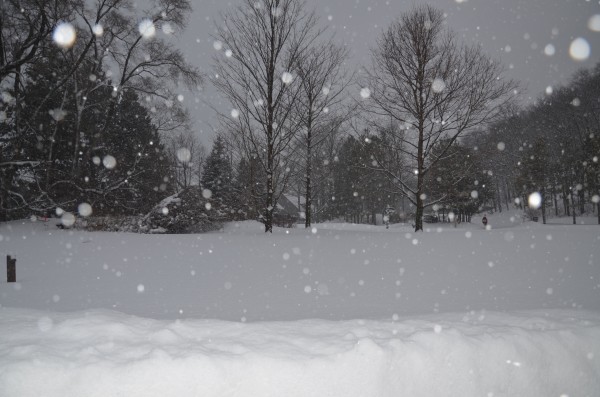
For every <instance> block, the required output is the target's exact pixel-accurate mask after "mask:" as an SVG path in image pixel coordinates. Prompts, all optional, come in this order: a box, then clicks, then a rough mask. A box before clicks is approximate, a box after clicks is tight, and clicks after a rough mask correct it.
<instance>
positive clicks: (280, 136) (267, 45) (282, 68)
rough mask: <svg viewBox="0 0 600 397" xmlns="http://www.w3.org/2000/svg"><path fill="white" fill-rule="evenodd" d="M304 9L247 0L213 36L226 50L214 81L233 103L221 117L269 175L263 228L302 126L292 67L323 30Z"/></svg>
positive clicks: (288, 0)
mask: <svg viewBox="0 0 600 397" xmlns="http://www.w3.org/2000/svg"><path fill="white" fill-rule="evenodd" d="M304 9H305V3H304V2H303V1H302V0H259V1H254V0H244V2H243V4H242V5H241V6H239V7H238V8H235V9H231V10H229V11H228V12H227V13H225V14H224V15H222V22H221V23H220V24H218V25H217V26H216V35H215V36H216V37H215V39H216V40H217V43H218V44H219V45H222V46H223V48H224V49H225V50H226V52H225V56H223V54H222V53H219V54H218V55H217V56H216V57H215V60H214V70H215V72H216V77H215V78H214V79H213V83H214V84H215V86H216V88H217V89H218V90H219V91H220V92H221V93H222V94H223V95H224V96H225V97H226V98H227V100H228V101H229V103H230V104H231V106H232V108H233V110H232V111H231V113H230V114H229V112H228V114H221V119H222V121H223V123H224V124H225V130H228V131H236V132H237V136H238V143H239V146H240V147H242V148H243V151H244V152H245V153H246V157H247V158H252V157H255V156H256V158H257V159H258V160H259V163H260V166H261V167H262V169H263V170H264V173H265V175H266V196H265V202H264V208H263V213H264V216H263V221H264V224H265V232H272V230H273V212H274V209H275V207H276V204H277V199H278V198H279V196H280V195H281V194H282V192H283V190H284V188H285V185H286V182H287V179H288V178H289V173H287V172H286V168H287V167H286V159H287V157H288V155H289V150H290V141H291V140H292V139H293V137H294V136H295V134H296V133H297V131H298V128H299V123H298V120H297V119H296V118H294V117H293V116H294V115H293V110H294V102H295V101H296V100H297V99H298V97H299V95H300V92H301V91H300V90H301V86H300V82H299V81H298V80H299V79H298V78H297V76H294V75H293V73H294V67H295V65H296V63H297V61H298V59H299V58H300V57H301V56H302V55H303V54H304V53H305V52H306V50H307V48H308V47H309V46H310V45H311V44H312V42H313V40H314V38H315V37H316V36H318V33H319V32H318V31H317V30H316V29H315V24H316V17H315V14H314V12H305V10H304Z"/></svg>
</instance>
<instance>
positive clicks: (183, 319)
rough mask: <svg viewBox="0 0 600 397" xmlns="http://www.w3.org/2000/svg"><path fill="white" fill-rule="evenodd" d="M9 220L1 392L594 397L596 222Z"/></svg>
mask: <svg viewBox="0 0 600 397" xmlns="http://www.w3.org/2000/svg"><path fill="white" fill-rule="evenodd" d="M488 219H489V220H490V224H491V225H492V229H491V230H485V229H484V228H483V227H482V226H481V224H480V223H479V219H474V220H473V224H461V225H459V226H458V227H456V228H454V227H453V226H452V225H439V224H438V225H427V227H428V230H426V231H425V232H424V233H419V234H415V233H413V232H412V231H411V230H410V227H408V226H404V225H394V226H391V227H390V229H389V230H386V229H385V228H384V227H381V226H376V227H375V226H366V225H347V224H326V225H316V227H315V228H314V229H312V230H305V229H303V228H302V229H291V230H285V229H276V230H275V232H274V233H273V235H265V234H264V233H263V232H262V226H261V225H259V224H257V223H254V222H244V223H239V224H230V225H227V227H226V228H225V230H223V231H221V232H215V233H208V234H202V235H175V236H174V235H171V236H165V235H138V234H118V233H100V232H94V233H88V232H82V231H69V230H59V229H57V228H56V227H55V226H54V223H43V222H30V221H24V222H12V223H8V224H0V255H2V257H4V256H5V255H12V256H15V257H16V258H17V281H18V283H16V284H7V283H5V282H4V280H3V282H2V283H0V306H1V307H0V396H7V397H12V396H17V397H20V396H48V397H53V396H57V397H58V396H60V397H70V396H119V395H123V396H144V397H146V396H161V397H164V396H177V397H186V396H203V397H204V396H284V395H285V396H313V395H314V396H344V397H347V396H361V397H364V396H373V397H382V396H401V395H407V396H431V395H439V396H457V395H461V396H484V397H497V396H557V397H560V396H596V397H597V396H599V395H600V227H599V226H598V225H596V224H594V223H595V219H591V218H582V219H581V220H579V221H582V222H583V223H587V225H586V224H583V225H579V224H578V225H575V226H574V225H568V224H561V223H568V222H566V221H565V222H558V221H557V222H554V223H553V224H550V225H541V224H538V223H532V222H525V223H522V222H521V218H520V217H519V216H518V214H517V213H506V212H504V213H502V214H494V215H490V216H488Z"/></svg>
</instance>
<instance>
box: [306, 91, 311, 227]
mask: <svg viewBox="0 0 600 397" xmlns="http://www.w3.org/2000/svg"><path fill="white" fill-rule="evenodd" d="M309 106H311V107H312V102H311V101H309ZM306 127H307V131H306V197H305V198H304V200H305V202H306V206H305V207H306V208H305V209H304V212H305V214H306V220H305V222H304V227H305V228H309V227H310V223H311V221H312V220H311V215H312V214H311V211H312V208H311V207H312V191H311V188H312V186H311V182H312V181H311V176H312V109H311V110H309V112H308V120H307V122H306Z"/></svg>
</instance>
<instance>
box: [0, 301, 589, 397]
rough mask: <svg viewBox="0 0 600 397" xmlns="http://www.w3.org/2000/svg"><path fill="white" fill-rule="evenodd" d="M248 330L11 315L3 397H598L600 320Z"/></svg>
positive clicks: (282, 325)
mask: <svg viewBox="0 0 600 397" xmlns="http://www.w3.org/2000/svg"><path fill="white" fill-rule="evenodd" d="M572 315H573V312H569V311H556V310H554V311H552V310H551V311H544V312H524V313H516V314H510V315H509V314H498V313H487V314H486V313H472V314H467V315H457V314H445V315H438V316H435V317H432V316H429V317H418V318H414V319H396V321H359V320H355V321H343V322H330V321H323V320H304V321H297V322H268V323H251V324H241V323H232V322H221V321H212V320H186V321H175V322H170V321H164V320H163V321H158V320H149V319H143V318H138V317H133V316H126V315H123V314H119V313H114V312H108V311H91V312H86V313H71V314H58V313H52V312H36V311H29V310H17V309H6V308H5V309H0V317H1V318H2V319H3V320H2V322H0V352H2V354H0V395H2V396H19V397H29V396H32V397H33V396H42V395H43V396H45V397H80V396H89V397H94V396H102V397H104V396H128V397H136V396H140V397H141V396H143V397H153V396H156V397H166V396H177V397H187V396H190V397H191V396H203V397H211V396H215V397H217V396H219V397H220V396H239V397H242V396H290V397H295V396H298V397H301V396H302V397H305V396H332V397H336V396H340V397H353V396H356V397H369V396H373V397H388V396H389V397H396V396H401V395H402V396H404V395H406V396H434V395H439V396H459V395H460V396H495V397H500V396H532V397H533V396H560V395H569V396H597V395H598V391H599V390H600V314H598V313H591V312H578V313H577V317H572Z"/></svg>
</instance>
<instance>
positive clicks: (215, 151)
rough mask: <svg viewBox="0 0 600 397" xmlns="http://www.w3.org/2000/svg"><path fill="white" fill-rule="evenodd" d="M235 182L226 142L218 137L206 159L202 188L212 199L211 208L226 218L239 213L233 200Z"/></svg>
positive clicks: (201, 182) (205, 195)
mask: <svg viewBox="0 0 600 397" xmlns="http://www.w3.org/2000/svg"><path fill="white" fill-rule="evenodd" d="M233 182H234V180H233V169H232V167H231V162H230V159H229V157H228V156H227V152H226V147H225V141H224V140H223V138H222V137H220V136H217V137H216V138H215V141H214V142H213V147H212V150H211V152H210V154H209V155H208V157H207V158H206V162H205V164H204V170H203V173H202V178H201V179H200V186H201V188H202V189H203V195H204V197H206V198H210V202H211V206H212V207H214V209H215V210H217V211H219V212H220V216H222V217H225V218H231V217H232V214H235V213H236V212H237V210H236V208H235V207H236V205H234V204H235V203H234V200H233V199H234V197H233V196H234V194H233V193H234V186H233Z"/></svg>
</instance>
